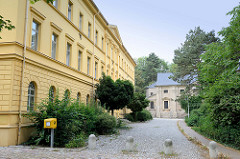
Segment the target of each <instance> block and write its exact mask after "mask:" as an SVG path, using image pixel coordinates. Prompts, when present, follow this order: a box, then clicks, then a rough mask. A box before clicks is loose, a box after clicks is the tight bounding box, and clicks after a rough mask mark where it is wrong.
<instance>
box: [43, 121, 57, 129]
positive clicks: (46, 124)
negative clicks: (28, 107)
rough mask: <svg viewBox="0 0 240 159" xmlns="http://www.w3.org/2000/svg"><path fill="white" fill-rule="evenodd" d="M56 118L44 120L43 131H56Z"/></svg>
mask: <svg viewBox="0 0 240 159" xmlns="http://www.w3.org/2000/svg"><path fill="white" fill-rule="evenodd" d="M56 128H57V118H49V119H44V129H56Z"/></svg>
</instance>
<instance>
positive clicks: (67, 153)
mask: <svg viewBox="0 0 240 159" xmlns="http://www.w3.org/2000/svg"><path fill="white" fill-rule="evenodd" d="M177 121H179V120H176V119H154V120H152V121H150V122H147V123H134V124H130V126H131V127H132V128H131V129H128V130H121V131H120V135H109V136H99V137H98V141H97V149H96V150H88V149H86V148H82V149H64V148H62V149H61V148H54V149H50V148H39V147H29V146H28V147H23V146H13V147H0V159H2V158H4V159H5V158H14V159H18V158H19V159H27V158H31V159H32V158H58V159H63V158H80V159H85V158H86V159H88V158H92V159H106V158H109V159H113V158H116V159H117V158H122V159H125V158H126V159H127V158H128V159H134V158H138V159H145V158H146V159H150V158H167V157H164V156H163V154H161V152H162V151H163V145H162V144H163V142H164V141H165V139H167V138H170V139H172V141H173V148H174V154H175V155H174V156H173V157H170V158H179V159H204V157H203V156H204V155H205V154H206V152H202V150H201V149H200V148H199V147H198V146H196V145H195V144H193V143H192V142H190V141H188V140H187V139H186V137H185V136H184V135H183V134H182V133H181V132H180V131H179V130H178V127H177ZM127 136H133V137H134V140H135V142H134V143H135V145H136V152H132V153H127V152H126V151H124V149H125V142H126V138H127Z"/></svg>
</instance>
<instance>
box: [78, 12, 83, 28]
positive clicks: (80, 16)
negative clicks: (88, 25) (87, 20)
mask: <svg viewBox="0 0 240 159" xmlns="http://www.w3.org/2000/svg"><path fill="white" fill-rule="evenodd" d="M82 26H83V15H82V14H81V13H80V15H79V30H82Z"/></svg>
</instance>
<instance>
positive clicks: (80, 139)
mask: <svg viewBox="0 0 240 159" xmlns="http://www.w3.org/2000/svg"><path fill="white" fill-rule="evenodd" d="M86 139H87V136H86V135H84V134H83V133H81V134H79V135H77V136H76V137H74V138H73V139H71V140H70V141H69V142H68V143H67V144H65V147H67V148H74V147H83V146H85V140H86Z"/></svg>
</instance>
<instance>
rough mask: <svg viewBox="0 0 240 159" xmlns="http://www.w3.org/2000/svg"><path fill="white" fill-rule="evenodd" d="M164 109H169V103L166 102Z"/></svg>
mask: <svg viewBox="0 0 240 159" xmlns="http://www.w3.org/2000/svg"><path fill="white" fill-rule="evenodd" d="M164 109H168V101H164Z"/></svg>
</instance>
